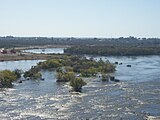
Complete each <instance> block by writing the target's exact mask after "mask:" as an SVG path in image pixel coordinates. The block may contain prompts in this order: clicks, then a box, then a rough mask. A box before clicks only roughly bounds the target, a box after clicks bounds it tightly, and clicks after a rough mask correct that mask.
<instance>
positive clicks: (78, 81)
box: [70, 78, 86, 92]
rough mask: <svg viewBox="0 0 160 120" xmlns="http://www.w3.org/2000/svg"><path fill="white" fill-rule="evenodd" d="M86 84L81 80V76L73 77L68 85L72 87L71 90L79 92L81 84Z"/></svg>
mask: <svg viewBox="0 0 160 120" xmlns="http://www.w3.org/2000/svg"><path fill="white" fill-rule="evenodd" d="M85 85H86V82H84V81H83V80H82V78H75V79H73V80H71V81H70V86H72V87H73V90H74V91H76V92H81V89H82V87H83V86H85Z"/></svg>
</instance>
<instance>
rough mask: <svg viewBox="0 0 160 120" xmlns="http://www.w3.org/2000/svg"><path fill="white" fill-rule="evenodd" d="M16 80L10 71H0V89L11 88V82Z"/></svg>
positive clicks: (15, 76)
mask: <svg viewBox="0 0 160 120" xmlns="http://www.w3.org/2000/svg"><path fill="white" fill-rule="evenodd" d="M16 79H17V75H16V74H15V73H14V72H12V71H10V70H4V71H0V87H1V88H9V87H12V82H13V81H15V80H16Z"/></svg>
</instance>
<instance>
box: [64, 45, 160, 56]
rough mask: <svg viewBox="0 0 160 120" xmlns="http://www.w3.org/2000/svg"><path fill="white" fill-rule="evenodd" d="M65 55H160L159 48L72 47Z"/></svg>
mask: <svg viewBox="0 0 160 120" xmlns="http://www.w3.org/2000/svg"><path fill="white" fill-rule="evenodd" d="M65 53H69V54H82V55H83V54H89V55H103V56H110V55H113V56H139V55H160V47H156V46H154V47H148V46H145V47H142V46H73V47H70V48H67V49H66V50H65Z"/></svg>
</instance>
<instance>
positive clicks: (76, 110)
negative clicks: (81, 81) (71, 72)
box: [0, 56, 160, 120]
mask: <svg viewBox="0 0 160 120" xmlns="http://www.w3.org/2000/svg"><path fill="white" fill-rule="evenodd" d="M99 58H100V57H95V59H97V60H98V59H99ZM101 58H102V59H103V60H110V61H111V62H115V61H118V62H122V63H123V64H122V65H117V71H116V72H115V73H114V75H115V76H116V78H117V79H120V80H121V82H119V83H114V82H101V81H100V80H99V79H98V78H92V79H86V81H87V83H88V84H87V85H86V86H84V87H83V92H82V93H71V92H69V90H70V89H71V88H70V87H69V85H68V84H65V83H61V84H58V83H56V77H55V76H56V73H55V72H51V71H42V74H43V77H44V78H45V81H32V80H31V81H24V82H23V83H22V84H18V83H15V85H14V87H13V88H12V89H5V90H3V91H0V119H22V120H23V119H30V120H34V119H36V120H40V119H64V120H65V119H69V120H70V119H73V120H76V119H77V120H79V119H84V120H86V119H92V120H97V119H99V120H105V119H109V120H120V119H121V120H143V119H144V120H145V119H149V120H150V119H151V120H152V119H156V120H158V119H160V74H159V73H160V56H148V57H130V58H127V57H117V58H116V57H101ZM37 62H39V61H17V62H0V69H9V68H10V69H15V68H16V67H18V68H19V67H20V66H23V67H21V69H23V70H27V69H29V68H30V66H32V65H35V64H36V63H37ZM128 64H130V65H132V67H131V68H128V67H126V65H128ZM9 66H10V67H9Z"/></svg>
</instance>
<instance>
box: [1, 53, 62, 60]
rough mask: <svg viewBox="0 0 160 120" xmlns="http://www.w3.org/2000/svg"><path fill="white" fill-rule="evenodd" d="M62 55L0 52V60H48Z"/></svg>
mask: <svg viewBox="0 0 160 120" xmlns="http://www.w3.org/2000/svg"><path fill="white" fill-rule="evenodd" d="M62 56H64V55H48V54H32V53H16V54H0V61H19V60H48V59H53V58H57V57H58V58H59V57H62Z"/></svg>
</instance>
